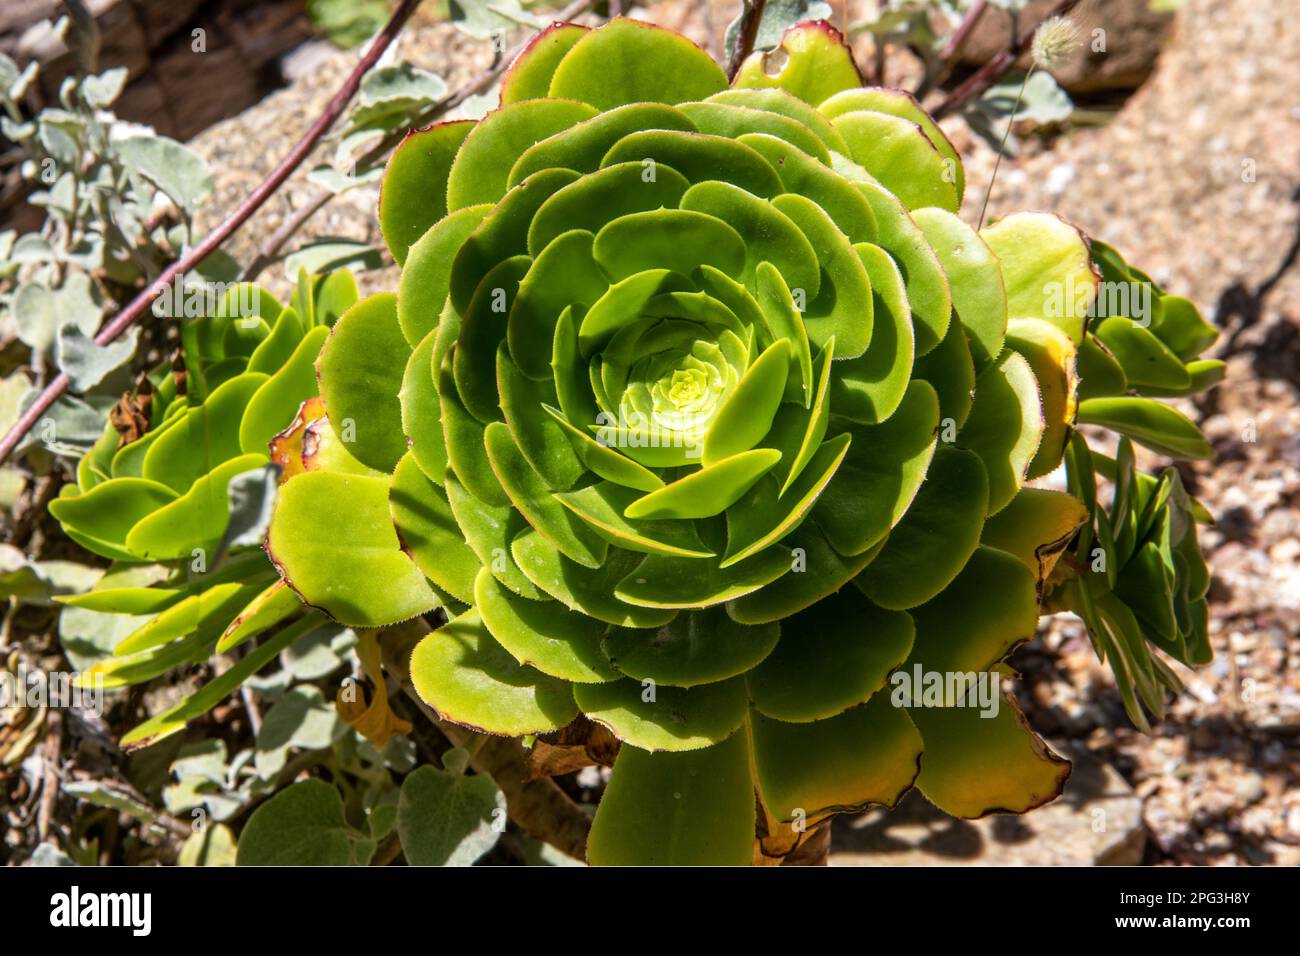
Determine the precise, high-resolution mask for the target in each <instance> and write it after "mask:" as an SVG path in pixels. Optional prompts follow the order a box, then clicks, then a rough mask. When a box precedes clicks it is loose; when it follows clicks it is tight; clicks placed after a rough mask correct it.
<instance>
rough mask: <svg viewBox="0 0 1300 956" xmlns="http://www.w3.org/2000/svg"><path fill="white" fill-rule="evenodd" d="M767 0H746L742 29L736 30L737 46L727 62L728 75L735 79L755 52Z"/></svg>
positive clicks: (742, 14)
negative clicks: (746, 58) (748, 57)
mask: <svg viewBox="0 0 1300 956" xmlns="http://www.w3.org/2000/svg"><path fill="white" fill-rule="evenodd" d="M766 6H767V0H745V9H744V12H743V13H741V15H740V29H739V30H738V31H737V32H736V48H735V49H734V50H732V51H731V61H730V62H729V63H728V64H727V76H728V77H729V78H730V79H733V80H734V79H735V78H736V74H737V73H739V72H740V66H741V64H742V63H744V62H745V57H747V56H749V54H751V53H752V52H754V41H755V40H757V39H758V26H759V24H760V23H762V22H763V9H764V8H765V7H766Z"/></svg>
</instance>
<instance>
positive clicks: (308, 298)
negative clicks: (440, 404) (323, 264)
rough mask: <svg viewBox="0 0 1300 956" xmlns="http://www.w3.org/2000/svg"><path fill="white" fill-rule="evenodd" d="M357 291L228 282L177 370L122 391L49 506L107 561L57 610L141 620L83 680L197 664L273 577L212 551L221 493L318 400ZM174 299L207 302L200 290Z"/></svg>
mask: <svg viewBox="0 0 1300 956" xmlns="http://www.w3.org/2000/svg"><path fill="white" fill-rule="evenodd" d="M357 296H358V293H357V286H356V282H355V280H354V279H353V277H352V275H351V274H350V273H348V272H345V271H344V272H336V273H332V274H330V275H329V276H325V277H320V278H318V279H315V280H309V279H307V278H306V277H304V278H303V279H302V280H301V281H300V284H299V290H298V292H297V293H296V294H295V296H294V298H293V301H292V302H291V303H290V305H289V306H282V305H281V304H280V303H279V302H277V301H276V300H275V298H274V297H273V296H271V294H270V293H269V292H267V291H266V290H265V289H262V288H260V287H258V286H254V285H251V284H247V283H244V284H238V285H234V286H232V287H230V288H229V289H228V290H227V291H226V292H225V294H224V295H223V296H222V297H221V298H220V300H219V301H216V302H215V303H212V307H211V308H210V309H208V308H203V309H201V311H208V312H210V314H208V315H202V316H197V317H194V318H191V319H187V320H185V324H184V331H183V333H182V337H183V349H182V353H181V354H182V356H183V360H182V361H179V362H177V363H176V370H175V371H174V369H173V366H172V364H170V363H163V364H160V365H159V366H157V367H156V368H154V369H152V370H151V371H150V372H149V374H148V375H147V376H145V377H144V378H143V380H142V381H141V384H140V386H139V387H138V388H137V389H136V391H135V393H134V394H127V395H124V396H123V399H122V402H121V403H119V408H118V414H117V415H115V416H114V418H113V419H112V420H110V422H109V423H108V424H107V425H106V427H105V429H104V433H103V435H102V437H101V438H100V440H99V441H98V442H97V443H96V444H95V446H94V447H93V448H92V449H91V451H90V452H89V453H88V454H86V455H85V456H84V457H83V458H82V459H81V461H80V462H79V463H78V467H77V481H76V482H75V483H72V484H68V485H65V486H64V487H63V488H62V489H61V492H60V494H59V496H58V498H57V499H55V500H54V501H53V502H51V503H50V513H51V514H52V515H53V516H54V517H55V518H56V519H57V520H58V521H59V522H60V524H61V526H62V528H63V530H64V532H65V533H66V534H67V535H68V536H69V537H70V538H71V539H72V540H73V541H75V542H77V543H78V544H80V545H81V546H82V547H84V548H86V549H87V550H88V551H91V552H93V553H94V554H97V555H100V556H102V557H105V558H108V559H110V560H112V561H113V562H114V565H113V566H112V568H110V570H109V572H108V573H107V574H106V575H105V576H104V578H102V579H101V580H100V581H99V582H98V584H97V585H96V587H95V589H94V590H92V591H90V592H87V593H85V594H82V595H76V596H73V597H69V598H64V599H61V600H62V601H63V603H66V604H69V605H71V606H74V607H84V608H87V609H89V610H94V611H105V612H111V613H117V614H130V615H139V616H143V617H145V618H147V619H146V620H144V621H143V622H142V623H141V625H140V627H138V628H137V629H135V630H134V631H132V632H131V633H130V634H128V635H127V637H126V638H125V639H124V640H123V641H122V642H121V643H120V644H118V646H117V648H116V656H115V657H114V658H112V659H110V660H107V661H105V662H102V663H101V664H99V665H96V666H95V667H94V668H92V669H91V671H89V672H87V673H85V674H83V675H82V679H83V680H101V681H103V682H104V685H105V686H106V687H120V686H127V685H130V684H135V683H140V682H142V681H145V680H148V679H150V678H152V677H155V676H157V675H159V674H161V673H164V672H165V671H167V670H170V669H171V668H173V667H176V666H177V665H179V664H181V663H187V662H192V661H202V660H205V659H207V658H208V657H209V656H210V655H211V654H212V652H213V650H214V648H215V647H216V645H217V643H218V639H219V638H220V637H221V635H222V634H223V632H224V631H225V630H226V629H227V627H228V625H229V624H230V622H231V620H232V619H233V618H234V617H235V616H236V614H237V613H238V612H240V611H242V610H243V609H244V608H245V606H246V605H248V604H249V602H250V600H252V599H254V598H255V597H257V596H258V595H259V594H261V593H262V592H263V590H264V589H266V588H267V586H268V585H274V584H275V583H276V582H277V575H276V573H275V569H274V567H273V566H272V565H271V564H270V563H269V562H268V561H267V560H266V559H265V556H264V555H263V554H262V553H261V552H260V551H258V550H257V549H256V547H255V546H253V547H251V548H250V547H248V546H245V547H243V548H235V549H228V550H230V553H229V554H225V553H223V548H222V544H223V539H224V538H225V536H226V532H227V529H228V526H229V524H230V518H231V515H230V511H229V508H228V505H227V501H228V490H229V487H230V485H231V483H232V481H234V480H235V479H237V478H238V476H240V475H242V474H244V473H246V472H250V471H256V470H258V469H261V468H263V467H264V466H265V465H267V464H269V462H270V458H269V454H268V452H269V448H268V443H269V442H270V440H271V439H272V438H273V437H274V436H275V435H276V433H277V432H278V431H280V430H281V429H282V428H284V427H285V426H287V425H288V424H289V423H290V421H291V420H292V419H293V418H294V416H295V415H296V414H297V413H298V411H299V408H300V406H302V404H303V403H304V402H305V401H307V400H308V399H310V398H312V397H313V396H315V395H316V392H317V386H316V376H315V368H314V363H315V360H316V356H317V353H318V352H319V351H320V347H321V344H322V343H323V342H324V340H325V337H326V336H327V335H328V334H329V330H330V327H331V325H332V324H333V323H334V321H335V320H336V319H337V318H338V316H339V315H340V314H341V313H342V312H344V311H346V310H347V309H348V308H349V307H350V306H351V305H352V304H353V303H354V302H356V300H357ZM178 298H179V299H181V301H182V302H185V301H188V302H191V303H198V304H199V305H204V304H205V303H204V299H205V298H206V294H201V293H200V292H199V291H197V290H191V291H190V292H188V293H182V294H181V295H180V296H179V297H178ZM177 371H181V374H176V372H177ZM160 578H161V580H160ZM150 584H156V586H154V587H150V586H148V585H150ZM278 590H283V589H282V588H281V589H278ZM294 606H295V609H296V601H295V602H294Z"/></svg>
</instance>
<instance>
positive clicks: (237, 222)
mask: <svg viewBox="0 0 1300 956" xmlns="http://www.w3.org/2000/svg"><path fill="white" fill-rule="evenodd" d="M419 5H420V0H402V5H401V6H400V7H398V8H397V12H396V13H394V14H393V16H392V19H390V20H389V21H388V25H387V26H385V27H384V29H383V31H382V32H380V33H379V34H378V35H377V36H376V37H375V39H374V40H373V41H371V44H370V46H369V48H368V49H367V50H366V52H365V55H364V56H362V58H361V59H360V61H358V63H357V65H356V67H355V68H354V69H353V70H352V73H351V74H349V76H348V78H347V81H346V82H345V83H344V84H343V86H342V87H341V88H340V89H339V91H338V92H337V93H335V94H334V96H333V98H332V99H331V100H330V101H329V103H328V104H327V105H326V107H325V110H324V112H322V113H321V115H320V116H319V117H317V118H316V121H315V122H314V123H312V124H311V126H310V127H309V128H308V130H307V132H306V133H305V134H303V137H302V139H300V140H299V141H298V143H297V145H295V146H294V148H293V149H292V150H290V151H289V154H288V155H287V156H285V157H284V159H282V160H280V163H279V165H278V166H276V167H275V169H273V170H272V171H271V174H270V175H269V176H267V177H266V179H264V180H262V182H261V183H260V184H259V185H258V187H257V188H256V189H254V190H253V191H252V192H251V193H250V194H249V195H248V198H246V199H245V200H244V201H243V202H242V203H240V204H239V205H238V206H237V207H236V208H235V211H234V212H232V213H231V214H230V215H229V216H227V217H226V218H225V220H224V221H223V222H222V223H221V225H219V226H217V228H216V229H214V230H213V231H212V232H211V233H209V234H208V235H207V237H206V238H204V240H203V241H202V242H200V243H199V244H198V245H197V246H195V247H194V248H193V249H191V250H190V251H189V252H188V253H186V254H185V255H184V256H182V257H181V258H179V259H177V260H176V261H175V262H173V263H172V264H171V265H170V266H168V267H167V268H166V269H164V270H163V271H162V274H160V275H159V276H158V278H157V279H155V280H154V281H153V283H152V284H151V285H150V286H149V287H148V288H146V289H145V290H144V291H143V292H141V293H140V294H139V295H137V296H136V297H135V298H134V299H132V300H131V302H130V303H129V304H128V305H127V306H126V308H124V309H123V310H122V311H121V312H119V313H118V314H117V315H116V316H115V317H114V318H113V319H112V321H110V322H109V323H108V324H107V325H105V326H104V327H103V328H102V329H100V330H99V332H98V334H96V336H95V344H96V345H107V344H109V343H110V342H112V341H114V340H115V339H116V338H117V337H118V336H119V335H121V334H122V333H123V332H125V331H126V330H127V329H128V328H130V327H131V325H133V324H134V323H135V322H136V320H138V319H139V318H140V317H141V316H143V315H144V314H145V313H147V312H148V311H149V308H150V306H152V305H153V303H154V300H156V299H157V298H158V296H160V295H162V293H163V290H165V289H166V288H167V287H168V286H170V285H171V284H172V283H173V282H174V281H176V280H177V279H178V278H179V277H180V276H182V275H183V274H184V273H186V272H189V271H192V270H193V269H196V268H197V267H198V266H199V265H200V264H201V263H202V262H203V260H204V259H206V258H207V257H208V256H209V255H211V254H212V252H213V251H214V250H216V249H217V247H219V246H220V245H221V244H222V243H223V242H225V241H226V240H227V239H228V238H230V236H231V235H232V234H233V233H234V232H235V230H236V229H238V228H239V227H240V226H242V225H243V224H244V223H245V222H246V221H247V220H248V218H249V217H250V216H251V215H253V213H255V212H256V211H257V210H258V209H260V208H261V207H262V204H263V203H265V202H266V201H267V200H268V199H269V198H270V197H271V195H272V193H274V192H275V191H276V190H277V189H279V188H280V186H281V185H282V184H283V183H284V181H285V180H286V179H288V178H289V175H290V174H291V173H292V172H293V171H294V170H295V169H297V168H298V167H299V166H300V165H302V161H303V160H304V159H306V158H307V156H308V154H310V153H311V151H312V150H313V149H314V148H315V146H316V144H317V143H318V142H319V141H320V138H321V137H322V136H324V135H325V133H326V132H327V131H328V130H329V128H330V127H331V126H333V125H334V122H335V120H337V119H338V118H339V117H340V116H341V115H343V110H344V109H345V108H346V107H347V105H348V102H349V101H350V100H351V99H352V97H353V96H355V95H356V92H357V90H358V89H359V88H360V86H361V79H362V77H364V76H365V75H366V74H367V73H369V72H370V68H371V67H373V66H374V65H375V63H376V62H378V60H379V58H380V56H382V55H383V53H384V51H385V50H387V49H388V47H389V45H390V44H391V43H392V42H393V40H394V39H396V37H397V35H398V34H399V33H401V32H402V28H403V27H404V26H405V25H406V21H407V20H409V19H410V17H411V14H412V13H414V12H415V8H416V7H418V6H419ZM69 384H71V383H70V381H69V379H68V376H67V375H66V374H64V373H63V372H60V373H59V374H58V375H57V376H55V377H54V379H53V380H52V381H51V382H50V383H49V384H48V385H47V386H45V389H44V390H43V391H42V392H41V394H40V395H39V396H37V398H36V401H35V402H33V403H32V405H31V406H30V407H29V408H28V409H27V410H26V411H25V412H23V414H22V416H21V417H20V418H19V419H18V421H17V422H15V423H14V426H13V428H11V429H9V432H8V434H6V435H5V436H4V439H3V440H0V463H3V462H4V461H5V459H7V458H8V457H9V455H10V453H12V452H13V450H14V448H16V447H17V445H18V443H19V442H20V441H22V439H23V437H24V436H25V435H26V434H27V433H28V432H29V431H31V430H32V429H33V428H34V427H36V423H37V422H38V421H40V420H41V416H42V415H44V414H45V413H46V412H48V411H49V410H50V406H52V405H53V404H54V403H55V402H56V401H57V400H58V399H59V397H60V396H61V395H63V393H64V392H66V391H67V390H68V386H69Z"/></svg>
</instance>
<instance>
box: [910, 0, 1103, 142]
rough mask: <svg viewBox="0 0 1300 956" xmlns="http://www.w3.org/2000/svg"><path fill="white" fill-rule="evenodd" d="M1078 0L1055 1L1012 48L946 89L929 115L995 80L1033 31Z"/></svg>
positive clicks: (954, 107) (945, 112)
mask: <svg viewBox="0 0 1300 956" xmlns="http://www.w3.org/2000/svg"><path fill="white" fill-rule="evenodd" d="M1078 3H1079V0H1061V2H1060V3H1058V4H1057V5H1056V6H1055V7H1054V8H1053V9H1052V10H1051V11H1050V12H1049V13H1048V14H1047V16H1045V17H1043V19H1042V20H1040V21H1039V22H1038V23H1036V24H1034V26H1033V27H1032V28H1031V29H1029V30H1026V31H1025V32H1023V33H1021V34H1020V39H1018V40H1017V41H1016V42H1015V44H1014V45H1013V46H1012V47H1011V49H1009V50H1003V51H1002V52H1001V53H999V54H998V55H997V56H995V57H994V58H993V59H991V60H989V61H988V62H987V63H985V64H984V65H983V66H982V67H980V68H979V69H978V70H976V71H975V72H974V73H972V74H971V75H970V77H969V78H968V79H967V80H966V81H965V82H964V83H962V84H961V85H960V86H958V87H957V88H956V89H955V90H953V91H952V92H951V93H949V94H948V96H947V98H946V99H944V101H943V102H942V103H940V104H939V105H938V106H937V107H935V108H934V110H932V111H931V114H930V115H932V116H933V117H934V118H935V119H942V118H943V117H945V116H950V115H952V114H953V113H955V112H957V111H958V110H960V109H961V108H962V107H963V106H965V105H966V104H967V103H969V102H970V101H971V100H972V99H974V98H975V97H977V96H979V95H980V94H981V93H983V92H984V91H985V90H987V89H988V88H989V87H990V86H992V85H993V84H994V83H995V82H996V81H997V79H998V77H1000V76H1001V75H1002V74H1003V73H1005V72H1006V71H1007V70H1009V69H1011V67H1012V65H1013V64H1014V63H1015V62H1016V60H1017V59H1019V58H1020V55H1021V54H1022V53H1024V52H1025V51H1026V50H1028V49H1029V45H1030V44H1031V43H1033V40H1034V32H1035V31H1036V30H1037V29H1038V28H1039V27H1040V26H1042V24H1043V23H1044V22H1046V21H1047V20H1050V19H1051V18H1052V17H1060V16H1064V15H1065V14H1067V13H1069V12H1070V11H1071V10H1073V9H1074V8H1075V7H1076V6H1077V5H1078Z"/></svg>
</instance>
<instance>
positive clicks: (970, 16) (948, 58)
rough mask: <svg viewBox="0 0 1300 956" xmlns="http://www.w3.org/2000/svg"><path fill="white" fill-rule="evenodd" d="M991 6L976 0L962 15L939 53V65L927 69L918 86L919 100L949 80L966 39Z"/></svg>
mask: <svg viewBox="0 0 1300 956" xmlns="http://www.w3.org/2000/svg"><path fill="white" fill-rule="evenodd" d="M988 8H989V0H975V2H974V3H972V4H971V5H970V9H968V10H967V11H966V15H965V16H963V17H962V19H961V23H959V24H957V29H956V30H954V31H953V32H952V36H950V37H949V38H948V42H947V43H945V44H944V46H943V50H941V51H940V53H939V64H938V67H937V68H936V69H935V70H934V71H933V72H930V71H928V70H927V72H926V76H925V79H923V80H922V81H921V84H920V85H919V86H918V87H917V88H916V92H915V94H914V95H915V96H916V98H917V99H918V100H919V99H921V98H922V97H924V96H925V95H926V94H927V93H929V92H930V91H931V90H932V89H934V88H935V87H936V86H941V85H942V84H944V83H946V82H947V81H948V77H949V76H951V75H952V71H953V69H954V68H955V67H956V66H957V57H958V56H960V55H961V51H962V48H963V47H964V46H965V45H966V41H967V40H968V39H970V35H971V33H973V32H974V30H975V27H976V26H977V25H978V24H979V21H980V17H982V16H984V11H986V10H987V9H988Z"/></svg>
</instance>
